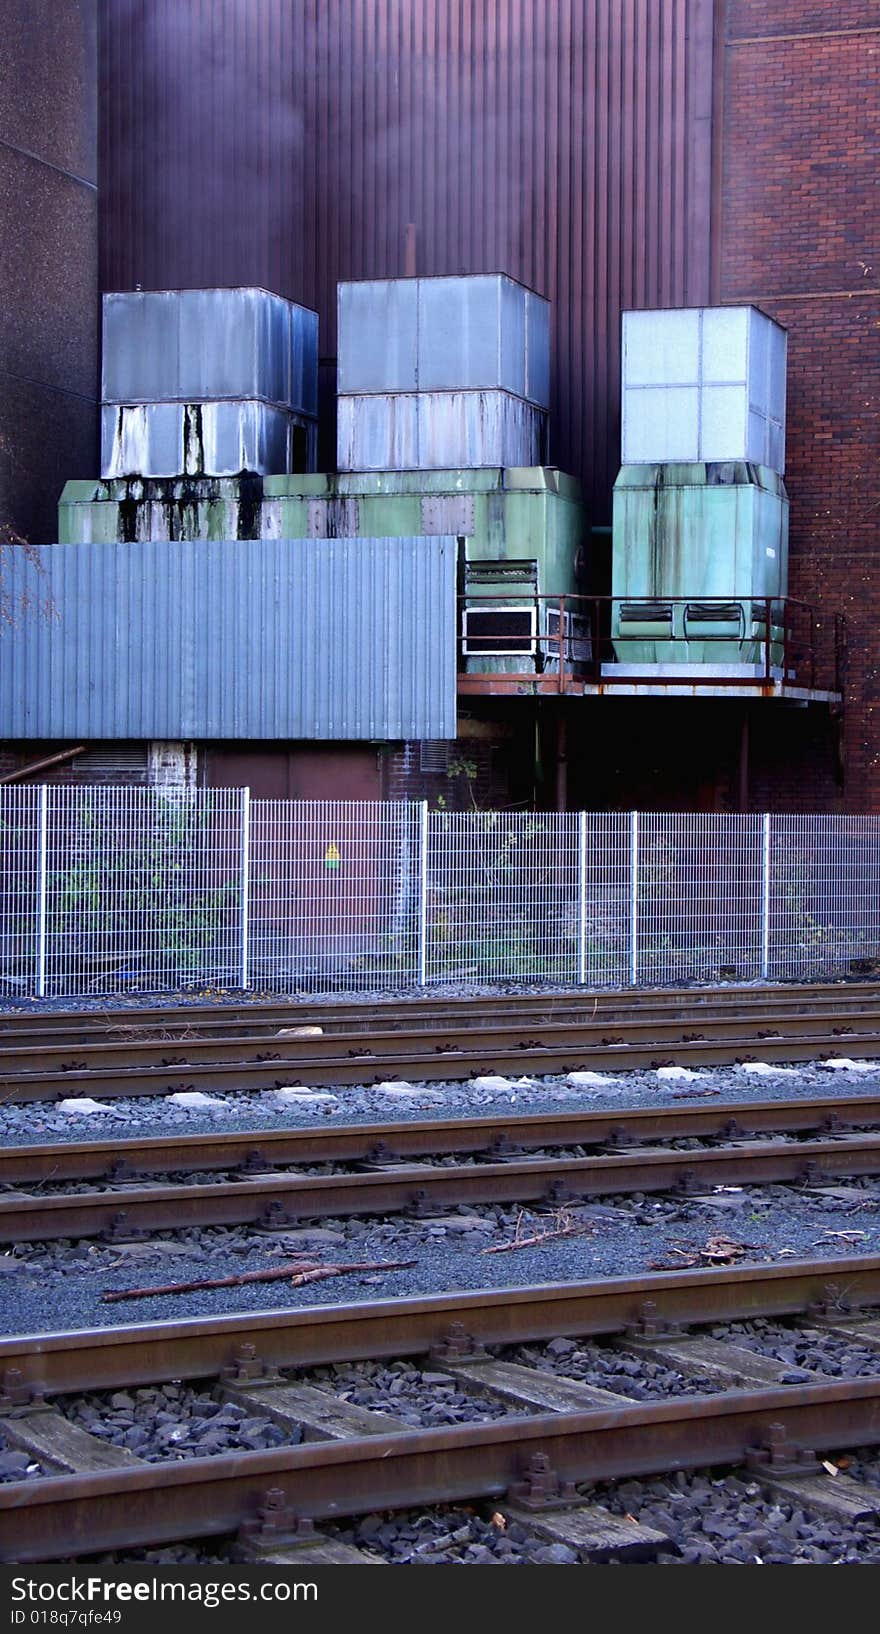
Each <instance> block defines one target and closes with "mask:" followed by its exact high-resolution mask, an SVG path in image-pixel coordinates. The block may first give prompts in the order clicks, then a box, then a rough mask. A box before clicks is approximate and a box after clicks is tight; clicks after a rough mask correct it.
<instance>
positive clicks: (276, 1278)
mask: <svg viewBox="0 0 880 1634" xmlns="http://www.w3.org/2000/svg"><path fill="white" fill-rule="evenodd" d="M415 1264H416V1261H415V1260H387V1261H385V1262H382V1261H380V1260H364V1261H362V1262H360V1263H357V1264H353V1265H318V1264H316V1262H315V1261H314V1260H303V1259H293V1260H287V1261H286V1262H285V1264H284V1265H277V1266H273V1267H272V1268H271V1270H268V1271H242V1272H241V1273H240V1274H239V1275H238V1276H234V1277H202V1278H199V1279H197V1280H196V1281H194V1282H167V1283H165V1284H164V1286H162V1287H159V1288H116V1289H112V1290H111V1291H109V1292H107V1293H103V1294H102V1295H101V1299H102V1302H103V1303H104V1304H105V1305H113V1304H115V1303H116V1301H117V1300H120V1299H149V1297H150V1295H151V1294H190V1293H195V1292H197V1290H199V1289H200V1288H241V1287H243V1286H244V1285H245V1283H249V1282H281V1281H284V1280H285V1279H287V1281H289V1282H290V1283H291V1285H292V1286H293V1287H294V1288H301V1287H302V1286H303V1284H304V1283H306V1282H321V1281H323V1279H324V1278H325V1277H343V1276H346V1275H347V1274H348V1273H349V1272H354V1271H405V1270H407V1269H408V1268H409V1267H410V1266H411V1265H415Z"/></svg>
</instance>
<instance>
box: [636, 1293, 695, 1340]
mask: <svg viewBox="0 0 880 1634" xmlns="http://www.w3.org/2000/svg"><path fill="white" fill-rule="evenodd" d="M625 1331H626V1337H627V1339H656V1338H658V1337H659V1336H660V1335H661V1334H665V1335H667V1336H669V1335H670V1334H673V1333H680V1332H681V1324H680V1323H679V1322H669V1321H667V1320H666V1318H665V1317H662V1316H661V1315H660V1312H659V1310H658V1309H657V1306H656V1305H655V1303H654V1301H653V1299H646V1300H643V1302H642V1304H641V1305H640V1306H639V1313H638V1316H637V1317H636V1319H635V1321H634V1322H630V1323H628V1325H627V1327H626V1330H625Z"/></svg>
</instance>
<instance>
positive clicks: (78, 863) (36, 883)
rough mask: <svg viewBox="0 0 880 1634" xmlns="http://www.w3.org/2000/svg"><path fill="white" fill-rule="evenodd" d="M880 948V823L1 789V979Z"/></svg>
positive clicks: (362, 982) (842, 952)
mask: <svg viewBox="0 0 880 1634" xmlns="http://www.w3.org/2000/svg"><path fill="white" fill-rule="evenodd" d="M876 959H880V818H878V817H838V816H827V817H826V816H815V817H809V816H804V817H798V816H770V815H763V816H761V815H755V816H725V815H718V816H716V815H708V814H692V815H689V814H675V813H667V812H644V813H639V812H571V813H541V812H531V813H529V812H503V811H474V812H448V811H429V810H428V808H427V806H426V805H425V804H422V803H418V802H409V803H404V802H400V803H387V804H386V803H379V802H367V801H285V800H252V799H250V797H249V794H248V791H247V790H246V789H244V790H242V789H220V790H206V791H198V792H179V791H160V790H156V789H133V788H125V789H110V788H70V787H68V788H60V787H57V786H49V787H35V786H25V787H5V788H0V993H3V994H5V995H7V996H15V995H17V996H28V995H32V996H35V997H40V996H42V995H78V994H82V995H85V994H89V993H93V994H94V993H107V994H110V993H114V992H138V991H140V992H150V991H174V990H176V989H180V988H194V989H199V990H201V991H204V990H205V989H218V988H219V989H224V988H251V989H258V990H259V989H262V990H275V991H282V992H302V993H323V992H333V991H340V992H349V991H350V992H357V991H361V992H364V991H378V990H381V989H385V990H400V989H405V988H408V987H418V986H424V985H426V984H431V983H436V982H463V983H477V982H478V983H484V982H485V983H491V982H494V981H524V982H527V981H553V982H564V983H572V984H580V985H584V986H587V987H596V988H600V987H626V986H640V985H654V984H664V983H687V982H699V981H724V980H730V981H756V980H761V979H764V980H771V981H772V980H777V979H778V980H785V979H795V978H799V979H804V978H809V977H812V976H816V977H819V976H830V975H835V974H845V973H847V972H850V971H852V970H859V969H868V968H869V967H870V962H871V961H873V960H876Z"/></svg>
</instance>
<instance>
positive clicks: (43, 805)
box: [37, 783, 49, 998]
mask: <svg viewBox="0 0 880 1634" xmlns="http://www.w3.org/2000/svg"><path fill="white" fill-rule="evenodd" d="M48 804H49V790H48V788H47V787H46V784H45V783H41V784H40V806H39V848H38V856H39V865H38V866H39V872H38V875H37V996H38V998H44V997H45V994H46V851H47V839H48Z"/></svg>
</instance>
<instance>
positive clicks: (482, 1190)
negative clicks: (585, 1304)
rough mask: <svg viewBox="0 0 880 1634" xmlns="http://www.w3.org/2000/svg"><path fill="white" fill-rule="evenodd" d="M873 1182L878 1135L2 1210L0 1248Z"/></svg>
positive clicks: (139, 1194)
mask: <svg viewBox="0 0 880 1634" xmlns="http://www.w3.org/2000/svg"><path fill="white" fill-rule="evenodd" d="M878 1173H880V1134H867V1135H843V1136H839V1137H837V1138H836V1139H826V1140H805V1141H785V1142H775V1141H762V1142H759V1143H756V1144H754V1145H747V1144H745V1143H741V1144H737V1145H733V1146H717V1147H707V1148H699V1149H696V1150H691V1151H686V1152H682V1151H676V1150H672V1151H670V1150H668V1149H666V1148H662V1147H661V1148H657V1149H656V1150H655V1149H649V1150H639V1151H637V1152H633V1153H621V1154H619V1155H618V1154H612V1155H602V1156H597V1157H582V1158H558V1157H557V1158H547V1157H541V1158H527V1159H523V1160H521V1161H506V1162H502V1163H477V1164H463V1165H458V1166H456V1167H449V1168H431V1167H428V1166H415V1165H412V1166H410V1167H407V1166H406V1165H405V1164H404V1165H401V1166H399V1167H394V1168H393V1169H390V1170H377V1171H375V1172H373V1173H356V1174H342V1175H338V1174H331V1175H295V1176H291V1175H286V1174H280V1175H272V1176H269V1177H267V1178H265V1179H264V1178H262V1177H258V1178H255V1179H252V1180H236V1181H213V1182H211V1183H209V1184H207V1185H165V1186H163V1185H159V1184H156V1183H155V1182H154V1183H152V1184H150V1185H148V1186H145V1187H143V1188H138V1187H136V1186H134V1187H131V1188H126V1189H124V1190H121V1191H119V1190H113V1191H107V1192H79V1193H61V1194H53V1195H51V1196H43V1197H40V1196H36V1197H34V1196H12V1197H10V1196H6V1197H3V1198H0V1242H7V1243H14V1242H42V1241H44V1240H51V1239H54V1238H58V1237H89V1236H97V1235H100V1234H101V1233H102V1232H106V1231H109V1232H111V1233H112V1234H113V1235H114V1236H116V1237H120V1236H121V1237H125V1236H126V1235H128V1234H129V1233H130V1232H138V1231H149V1230H152V1231H156V1230H177V1229H187V1228H192V1227H204V1226H212V1225H243V1224H244V1225H254V1226H257V1227H264V1226H271V1227H277V1226H283V1225H285V1224H287V1223H289V1224H294V1223H296V1222H299V1221H302V1220H309V1219H320V1218H322V1217H330V1216H355V1215H373V1214H387V1213H392V1212H400V1211H401V1210H406V1209H411V1208H414V1209H416V1210H419V1211H421V1212H426V1211H430V1210H431V1209H433V1208H444V1207H446V1208H448V1207H451V1206H453V1205H457V1204H459V1203H470V1204H478V1203H482V1204H486V1203H509V1202H520V1203H527V1202H529V1203H546V1204H548V1205H553V1206H555V1207H559V1206H562V1205H563V1204H564V1203H566V1202H571V1201H575V1200H577V1199H580V1198H585V1197H597V1196H598V1197H601V1196H605V1195H614V1194H625V1193H628V1192H636V1191H638V1192H655V1191H669V1190H670V1189H673V1188H675V1187H678V1186H682V1187H686V1188H688V1189H692V1190H695V1191H700V1190H709V1189H710V1188H711V1187H713V1186H717V1185H723V1184H729V1183H738V1184H745V1185H756V1186H765V1185H771V1184H778V1183H779V1182H780V1181H789V1182H791V1181H803V1180H807V1179H809V1180H819V1179H830V1178H832V1177H833V1178H838V1179H839V1178H841V1177H853V1176H857V1175H869V1174H878Z"/></svg>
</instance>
